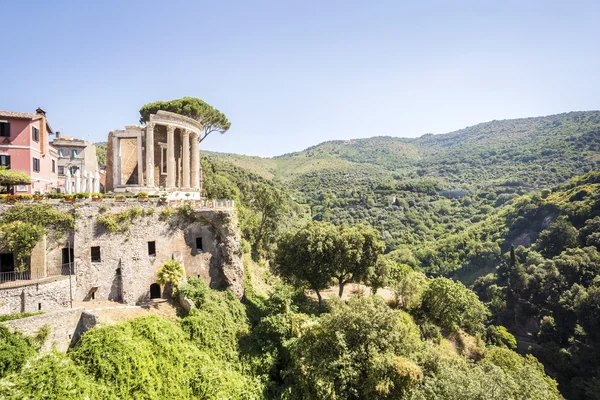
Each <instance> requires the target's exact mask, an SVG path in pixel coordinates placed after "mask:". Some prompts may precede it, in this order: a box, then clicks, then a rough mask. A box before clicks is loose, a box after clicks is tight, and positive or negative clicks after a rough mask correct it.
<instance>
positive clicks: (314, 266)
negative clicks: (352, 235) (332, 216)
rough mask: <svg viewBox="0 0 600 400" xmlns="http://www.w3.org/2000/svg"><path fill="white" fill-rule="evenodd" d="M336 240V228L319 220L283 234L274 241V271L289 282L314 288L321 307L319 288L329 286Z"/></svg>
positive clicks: (336, 244)
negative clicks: (275, 250) (275, 249)
mask: <svg viewBox="0 0 600 400" xmlns="http://www.w3.org/2000/svg"><path fill="white" fill-rule="evenodd" d="M337 239H338V230H337V229H336V228H335V227H334V226H333V225H331V224H326V223H320V222H310V223H308V224H307V225H305V226H304V227H302V228H300V229H298V230H296V231H294V232H287V233H285V234H284V235H282V237H281V238H280V239H279V241H278V243H277V252H276V254H275V260H274V261H275V262H274V268H275V271H276V272H277V273H278V274H279V275H280V276H282V277H283V279H284V280H286V281H287V282H289V283H291V284H295V285H302V286H308V287H309V288H310V289H312V290H314V291H315V293H316V294H317V297H318V299H319V306H322V305H323V300H322V297H321V290H323V289H327V288H328V287H329V286H330V285H331V281H332V277H333V272H334V271H333V268H332V265H333V263H334V261H335V258H334V257H335V254H336V250H337V246H338V243H337V242H338V240H337Z"/></svg>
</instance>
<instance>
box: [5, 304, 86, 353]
mask: <svg viewBox="0 0 600 400" xmlns="http://www.w3.org/2000/svg"><path fill="white" fill-rule="evenodd" d="M94 317H95V316H94V315H93V314H91V313H87V312H85V311H84V309H83V307H77V308H70V309H66V310H59V311H54V312H49V313H45V314H40V315H34V316H32V317H27V318H21V319H16V320H12V321H6V322H3V323H2V324H4V325H5V326H7V327H8V328H9V329H11V330H13V331H14V330H18V331H20V332H22V333H23V334H25V335H27V336H35V335H36V334H37V333H38V332H39V331H40V329H42V328H43V327H44V326H47V327H48V328H50V333H49V335H48V338H47V339H46V341H45V342H44V344H43V346H42V348H41V351H42V352H45V351H50V350H52V349H53V348H56V350H58V351H63V352H65V351H67V350H68V348H69V347H70V346H71V345H73V344H75V342H76V341H77V340H78V339H79V337H81V335H82V334H83V333H84V332H85V331H87V330H88V329H90V328H92V327H93V326H95V325H96V324H97V319H96V318H94Z"/></svg>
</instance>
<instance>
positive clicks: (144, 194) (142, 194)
mask: <svg viewBox="0 0 600 400" xmlns="http://www.w3.org/2000/svg"><path fill="white" fill-rule="evenodd" d="M137 197H148V192H138V194H137Z"/></svg>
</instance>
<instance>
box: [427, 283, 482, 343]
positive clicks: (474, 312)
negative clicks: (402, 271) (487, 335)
mask: <svg viewBox="0 0 600 400" xmlns="http://www.w3.org/2000/svg"><path fill="white" fill-rule="evenodd" d="M422 310H423V311H424V313H425V315H426V316H427V317H428V318H431V319H432V321H433V322H434V323H436V324H438V325H439V326H441V327H442V328H444V329H447V330H449V331H456V330H458V329H460V328H462V329H464V330H465V331H467V332H469V333H471V334H475V333H478V332H482V331H483V328H484V324H485V321H486V320H487V317H488V314H489V311H488V309H487V307H486V306H485V305H484V304H483V303H482V302H481V301H480V300H479V299H478V298H477V295H476V294H475V293H474V292H472V291H471V290H469V289H468V288H466V287H465V285H463V284H462V283H460V282H455V281H453V280H452V279H448V278H435V279H432V280H431V281H430V282H429V285H428V286H427V289H426V290H425V293H424V294H423V305H422Z"/></svg>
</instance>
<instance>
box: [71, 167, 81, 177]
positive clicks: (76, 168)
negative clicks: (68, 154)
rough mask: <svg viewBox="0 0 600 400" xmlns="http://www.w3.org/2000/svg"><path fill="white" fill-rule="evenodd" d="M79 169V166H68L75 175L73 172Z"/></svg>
mask: <svg viewBox="0 0 600 400" xmlns="http://www.w3.org/2000/svg"><path fill="white" fill-rule="evenodd" d="M78 169H79V167H75V166H73V167H69V171H71V175H72V176H75V172H77V170H78Z"/></svg>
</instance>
